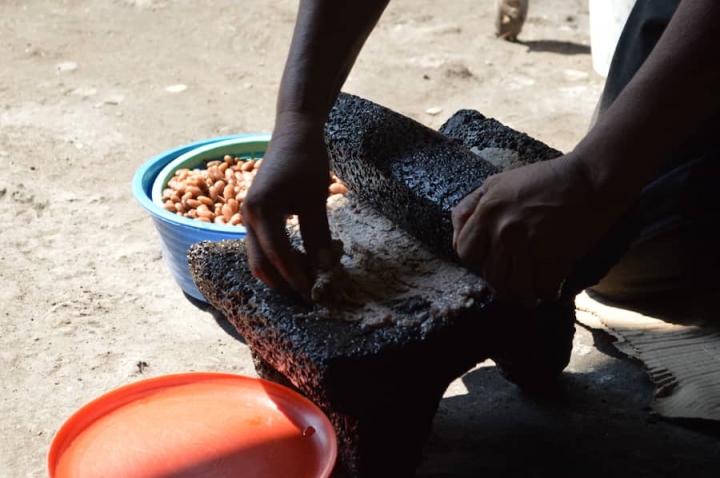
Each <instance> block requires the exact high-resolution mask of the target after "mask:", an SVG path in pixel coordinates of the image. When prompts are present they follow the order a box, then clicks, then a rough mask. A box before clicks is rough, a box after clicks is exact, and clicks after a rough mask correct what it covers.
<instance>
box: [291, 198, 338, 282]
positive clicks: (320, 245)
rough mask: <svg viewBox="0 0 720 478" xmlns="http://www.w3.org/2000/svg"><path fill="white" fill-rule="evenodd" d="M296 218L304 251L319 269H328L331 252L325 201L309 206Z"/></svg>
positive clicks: (330, 261)
mask: <svg viewBox="0 0 720 478" xmlns="http://www.w3.org/2000/svg"><path fill="white" fill-rule="evenodd" d="M298 219H299V222H300V233H301V234H302V238H303V244H304V246H305V252H307V255H308V257H309V258H310V261H311V262H312V264H313V265H314V266H315V267H317V268H319V269H329V268H330V267H331V265H332V260H333V252H332V237H331V235H330V225H329V224H328V217H327V208H326V207H325V203H324V202H323V203H320V205H319V206H318V207H315V208H310V209H309V210H308V211H307V212H305V213H303V214H301V215H299V217H298Z"/></svg>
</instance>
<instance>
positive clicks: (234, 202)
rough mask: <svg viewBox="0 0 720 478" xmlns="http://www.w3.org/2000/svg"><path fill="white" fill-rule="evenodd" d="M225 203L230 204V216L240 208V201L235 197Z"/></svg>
mask: <svg viewBox="0 0 720 478" xmlns="http://www.w3.org/2000/svg"><path fill="white" fill-rule="evenodd" d="M227 205H228V206H230V210H231V211H232V214H230V215H231V216H232V215H233V214H235V213H236V212H238V211H239V210H240V203H239V202H237V199H235V198H230V199H228V202H227Z"/></svg>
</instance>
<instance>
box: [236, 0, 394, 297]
mask: <svg viewBox="0 0 720 478" xmlns="http://www.w3.org/2000/svg"><path fill="white" fill-rule="evenodd" d="M388 1H389V0H301V1H300V7H299V11H298V17H297V21H296V25H295V32H294V34H293V39H292V44H291V46H290V52H289V54H288V59H287V62H286V65H285V70H284V73H283V78H282V82H281V85H280V92H279V95H278V102H277V116H276V120H275V128H274V130H273V137H272V140H271V142H270V145H269V147H268V151H267V154H266V156H265V160H264V161H263V167H262V169H261V170H260V172H259V173H258V175H257V178H256V179H255V181H254V182H253V185H252V187H251V188H250V190H249V192H248V196H247V198H246V199H245V201H244V202H243V206H242V214H243V219H244V223H245V225H246V227H247V230H248V234H247V239H246V244H247V248H248V259H249V263H250V268H251V270H252V272H253V274H254V275H255V276H256V277H258V278H259V279H261V280H263V281H265V282H266V283H267V284H268V285H269V286H270V287H271V288H273V289H275V290H278V291H282V292H292V291H295V292H299V293H301V294H303V295H304V296H306V297H308V296H309V292H310V287H311V280H310V279H311V278H310V277H308V274H307V272H306V270H305V269H304V268H303V267H302V266H301V264H300V263H299V262H298V260H297V256H296V255H295V254H294V253H293V251H292V248H291V246H290V242H289V240H288V237H287V234H286V233H285V219H286V218H287V216H289V215H291V214H297V215H298V218H299V222H300V230H301V233H302V237H303V243H304V246H305V250H306V251H307V253H308V257H309V258H310V260H311V261H312V262H313V263H314V264H318V263H323V262H327V260H328V258H329V257H330V255H331V237H330V230H329V227H328V220H327V210H326V199H327V194H328V192H327V188H328V183H329V171H328V168H329V165H328V155H327V149H326V147H325V143H324V138H323V126H324V124H325V122H326V121H327V117H328V114H329V112H330V109H331V108H332V106H333V104H334V102H335V101H336V99H337V97H338V94H339V91H340V88H341V87H342V85H343V83H344V82H345V79H346V78H347V75H348V73H349V71H350V69H351V68H352V66H353V64H354V62H355V60H356V58H357V56H358V54H359V52H360V49H361V48H362V46H363V44H364V43H365V41H366V40H367V37H368V36H369V34H370V32H371V31H372V30H373V28H374V26H375V24H376V23H377V21H378V20H379V18H380V16H381V14H382V12H383V11H384V9H385V7H386V6H387V3H388Z"/></svg>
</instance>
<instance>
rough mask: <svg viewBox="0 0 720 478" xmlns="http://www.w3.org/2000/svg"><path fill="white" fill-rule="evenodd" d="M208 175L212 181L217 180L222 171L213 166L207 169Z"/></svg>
mask: <svg viewBox="0 0 720 478" xmlns="http://www.w3.org/2000/svg"><path fill="white" fill-rule="evenodd" d="M208 177H209V178H210V179H211V180H212V182H213V183H215V181H219V180H220V179H222V178H223V177H224V176H223V173H222V172H220V170H219V169H218V168H217V167H215V168H211V169H209V170H208Z"/></svg>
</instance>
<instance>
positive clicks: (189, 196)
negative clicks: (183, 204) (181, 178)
mask: <svg viewBox="0 0 720 478" xmlns="http://www.w3.org/2000/svg"><path fill="white" fill-rule="evenodd" d="M192 198H193V194H192V193H191V192H190V191H188V192H186V193H185V194H183V195H182V198H181V199H182V200H183V201H187V200H188V199H192Z"/></svg>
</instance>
